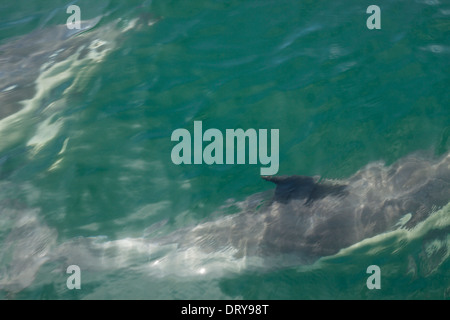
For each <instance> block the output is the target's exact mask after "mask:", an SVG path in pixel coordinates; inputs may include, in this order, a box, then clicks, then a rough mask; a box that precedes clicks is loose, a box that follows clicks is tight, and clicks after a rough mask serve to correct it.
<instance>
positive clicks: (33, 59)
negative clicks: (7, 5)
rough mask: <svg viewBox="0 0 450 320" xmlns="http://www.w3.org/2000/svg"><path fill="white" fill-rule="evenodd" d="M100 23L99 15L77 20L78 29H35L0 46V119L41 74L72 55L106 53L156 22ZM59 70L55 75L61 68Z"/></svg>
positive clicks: (80, 57)
mask: <svg viewBox="0 0 450 320" xmlns="http://www.w3.org/2000/svg"><path fill="white" fill-rule="evenodd" d="M101 20H102V16H99V17H96V18H93V19H90V20H86V21H81V23H80V29H69V28H68V27H67V26H66V25H65V24H63V25H56V26H51V27H47V28H44V29H38V30H35V31H33V32H31V33H29V34H26V35H24V36H21V37H16V38H14V39H7V42H6V43H4V44H2V45H0V120H1V119H3V118H6V117H8V116H10V115H12V114H14V113H16V112H18V111H20V110H21V109H22V108H23V106H24V104H23V101H25V100H28V99H31V98H32V97H33V96H34V95H35V94H36V92H37V88H36V80H37V79H38V77H39V75H40V74H42V73H43V72H45V71H47V70H49V69H51V68H52V67H54V66H57V65H58V63H61V62H64V61H65V60H68V59H69V58H71V57H73V56H76V59H77V60H83V59H85V58H89V55H90V54H91V52H94V53H96V54H100V53H102V52H103V53H106V52H108V51H110V50H111V49H112V48H113V47H114V46H115V45H116V43H115V42H116V41H117V39H118V37H119V35H120V34H122V33H124V32H126V31H128V30H130V29H134V28H141V27H142V26H143V25H145V24H146V25H148V26H151V25H152V24H154V23H155V22H157V21H158V20H159V19H155V18H153V17H152V16H150V15H143V14H141V15H140V16H139V17H137V18H135V19H133V20H130V21H128V23H127V22H125V23H123V20H121V19H116V20H114V21H112V22H109V23H106V24H104V25H101V23H100V21H101ZM85 60H86V59H85ZM94 60H95V59H94ZM65 67H66V68H67V65H66V66H65ZM60 69H61V70H55V73H57V72H61V71H63V70H64V67H61V68H60Z"/></svg>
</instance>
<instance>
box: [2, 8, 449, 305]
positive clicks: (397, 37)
mask: <svg viewBox="0 0 450 320" xmlns="http://www.w3.org/2000/svg"><path fill="white" fill-rule="evenodd" d="M69 4H75V5H77V6H79V7H80V9H81V19H82V20H91V19H96V20H95V21H96V23H97V24H96V25H95V27H94V28H92V29H90V30H87V31H85V32H84V33H81V34H78V35H74V36H72V37H70V38H58V37H57V36H56V35H55V36H53V33H54V32H55V30H57V29H58V28H60V27H61V26H60V25H64V24H65V23H66V20H67V18H68V17H69V16H70V14H67V13H66V8H67V6H68V5H69ZM372 4H376V5H378V6H379V7H380V8H381V29H380V30H369V29H368V28H367V26H366V20H367V18H368V17H369V16H370V14H367V13H366V9H367V7H368V6H369V5H372ZM91 21H93V20H91ZM63 28H65V26H63ZM65 32H67V30H66V31H65ZM40 39H45V41H41V42H42V43H40V42H39V41H40ZM77 39H78V40H77ZM77 41H79V43H78V42H77ZM83 41H84V42H83ZM11 43H15V44H16V48H23V49H21V50H18V51H17V50H16V51H14V52H15V54H14V59H12V58H10V57H8V55H9V54H11V52H12V51H9V49H8V48H9V47H8V44H11ZM62 43H63V44H64V45H62V46H61V47H58V46H59V45H60V44H62ZM71 45H73V46H74V48H75V49H73V51H70V50H69V49H67V48H68V47H70V46H71ZM27 48H28V49H27ZM95 48H97V49H95ZM59 49H63V50H61V51H57V50H59ZM78 49H79V50H78ZM52 50H53V51H52ZM64 50H65V51H64ZM77 50H78V51H77ZM46 51H49V52H48V54H47V55H45V52H46ZM16 52H19V54H17V53H16ZM65 52H67V53H70V54H67V55H66V56H64V54H65ZM52 54H55V55H52ZM8 59H9V60H8ZM11 61H14V64H12V62H11ZM25 61H26V62H27V63H25ZM449 75H450V1H447V0H417V1H399V0H395V1H387V0H379V1H377V2H373V1H350V0H345V1H335V2H333V1H309V0H289V1H287V0H286V1H284V0H277V1H275V0H248V1H237V0H229V1H210V0H208V1H207V0H192V1H163V0H153V1H149V0H146V1H108V0H99V1H95V2H93V1H72V2H70V3H69V2H68V1H54V0H53V1H23V0H17V1H2V2H1V3H0V80H1V81H3V82H0V84H1V86H0V101H1V102H2V105H0V109H3V110H7V109H11V108H14V106H13V103H17V102H19V101H22V102H21V107H22V109H20V110H21V111H20V112H18V113H16V114H13V115H11V116H9V117H4V118H3V119H2V118H1V117H0V298H4V299H122V298H123V299H449V297H450V271H449V267H450V258H449V255H450V235H449V230H450V207H449V206H445V207H444V208H437V209H436V211H435V212H434V213H433V214H432V215H431V216H430V217H429V218H428V219H427V220H426V221H424V222H423V223H422V224H420V225H419V226H418V227H417V228H415V229H412V230H405V229H399V230H395V231H390V232H387V233H384V234H382V235H379V236H376V237H374V238H371V239H366V240H365V241H362V242H360V243H358V244H356V245H354V246H352V247H351V248H347V249H345V250H343V251H341V252H340V253H339V254H337V255H334V256H331V257H326V258H324V259H322V260H320V261H319V262H318V263H316V264H313V265H308V266H305V265H289V266H283V265H282V264H280V265H279V266H278V267H267V266H264V265H262V266H256V267H255V266H254V265H252V266H251V267H250V266H249V265H250V263H249V262H248V261H247V260H246V258H237V257H235V256H233V255H231V254H227V252H220V253H217V252H216V253H211V254H206V255H202V254H201V253H199V252H197V251H195V250H189V249H188V250H184V251H183V252H178V251H176V250H175V249H173V248H158V247H157V246H151V245H149V243H151V242H152V239H153V238H157V237H163V236H167V235H170V234H173V232H177V230H180V229H183V228H188V227H193V226H195V225H198V224H200V223H202V222H205V221H208V220H214V219H220V218H225V216H228V215H231V214H233V213H236V212H239V210H240V209H239V204H242V203H244V204H248V203H249V201H250V200H249V197H251V196H252V195H254V194H258V193H261V192H269V191H270V190H273V186H272V185H271V184H269V183H268V182H265V181H263V180H262V179H261V177H260V171H259V170H260V165H259V164H258V165H249V164H246V165H211V166H209V165H206V164H202V165H180V166H177V165H174V164H173V162H172V160H171V151H172V148H173V147H174V145H175V143H174V142H172V141H171V134H172V132H173V131H174V130H175V129H177V128H186V129H188V130H189V131H190V132H191V133H192V132H193V123H194V121H196V120H198V121H202V123H203V127H204V130H205V129H206V128H216V129H219V130H220V131H222V132H225V130H226V129H235V128H243V129H244V130H246V129H248V128H255V129H279V133H280V136H279V137H280V138H279V139H280V141H279V158H280V168H279V171H278V174H280V175H283V174H286V175H287V174H301V175H309V176H313V175H319V176H321V177H325V178H330V179H345V178H348V177H349V176H351V175H352V174H354V173H355V172H356V171H357V170H359V169H361V168H362V167H364V166H366V165H367V164H369V163H371V162H374V161H385V163H386V164H387V165H389V164H391V163H393V162H395V161H396V160H398V159H400V158H402V157H404V156H406V155H408V154H411V153H414V152H423V153H426V154H428V155H429V156H430V157H438V156H440V155H443V154H445V153H447V152H448V151H450V139H449V136H450V109H449V108H450V94H449V92H450V91H449V86H450V76H449ZM3 84H5V86H3ZM20 90H22V91H20ZM15 92H19V93H17V94H16V93H15ZM8 95H9V96H8ZM1 99H3V100H1ZM17 110H19V109H17ZM5 112H6V111H5ZM9 113H12V112H8V114H9ZM1 114H2V113H1V112H0V115H1ZM449 200H450V199H449ZM68 264H76V265H79V267H80V269H81V289H80V290H69V289H68V288H67V286H66V280H67V278H68V277H69V274H67V273H66V268H67V266H68ZM374 264H375V265H378V266H380V268H381V286H382V287H381V289H380V290H369V289H368V288H367V286H366V280H367V278H368V276H369V275H368V274H367V273H366V268H367V267H368V266H369V265H374Z"/></svg>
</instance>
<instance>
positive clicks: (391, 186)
mask: <svg viewBox="0 0 450 320" xmlns="http://www.w3.org/2000/svg"><path fill="white" fill-rule="evenodd" d="M262 178H263V179H265V180H267V181H270V182H272V183H274V184H275V185H276V188H275V191H274V193H273V196H272V199H271V200H270V201H269V202H268V203H267V204H265V205H262V206H260V208H259V209H258V210H255V207H254V206H253V207H252V208H250V209H244V210H243V211H242V212H240V213H238V214H236V215H230V216H226V217H225V218H222V219H219V220H217V221H211V222H206V223H204V224H200V225H198V226H196V227H194V228H193V229H190V230H189V231H187V232H185V233H183V232H178V234H177V235H171V236H169V237H168V239H165V240H163V241H162V242H161V243H167V242H170V241H176V242H177V243H178V245H179V246H180V247H189V246H192V245H195V246H198V247H200V248H201V249H202V250H205V251H206V252H214V251H217V250H221V249H223V248H234V249H236V254H237V255H238V256H244V255H245V256H249V255H250V256H259V257H265V258H269V257H274V256H279V255H286V254H287V255H291V256H294V257H296V258H297V260H296V261H297V262H298V263H302V264H312V263H314V262H315V261H317V260H318V259H319V258H321V257H324V256H330V255H334V254H336V253H338V252H339V251H340V250H341V249H344V248H347V247H349V246H351V245H353V244H356V243H358V242H360V241H361V240H364V239H366V238H371V237H373V236H376V235H378V234H381V233H383V232H387V231H391V230H394V229H396V228H399V227H402V228H406V229H412V228H414V227H415V226H417V224H418V223H419V222H421V221H423V220H425V219H426V218H427V217H428V216H429V215H430V214H432V213H433V211H434V210H436V209H439V208H440V207H442V206H444V205H446V204H447V203H449V201H450V153H448V154H446V155H445V156H442V157H441V158H440V159H439V160H429V159H426V158H424V157H420V156H415V155H410V156H407V157H405V158H403V159H400V160H398V161H397V162H396V163H394V164H392V165H391V166H389V167H386V166H384V163H383V162H375V163H371V164H369V165H367V166H366V167H364V168H362V169H361V170H359V171H358V172H356V173H355V174H354V175H353V176H351V177H350V178H348V179H346V180H327V179H323V180H320V179H319V178H318V177H308V176H296V175H294V176H263V177H262ZM249 201H250V200H249Z"/></svg>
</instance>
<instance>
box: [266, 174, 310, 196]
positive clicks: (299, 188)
mask: <svg viewBox="0 0 450 320" xmlns="http://www.w3.org/2000/svg"><path fill="white" fill-rule="evenodd" d="M261 177H262V178H263V179H264V180H267V181H270V182H273V183H275V184H276V185H277V187H276V189H275V195H274V198H273V201H277V202H282V203H286V202H288V201H289V200H293V199H299V200H301V199H304V200H305V201H307V200H308V199H309V198H310V197H311V195H312V192H313V191H314V189H315V186H316V182H317V180H316V179H315V178H313V177H308V176H261Z"/></svg>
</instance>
